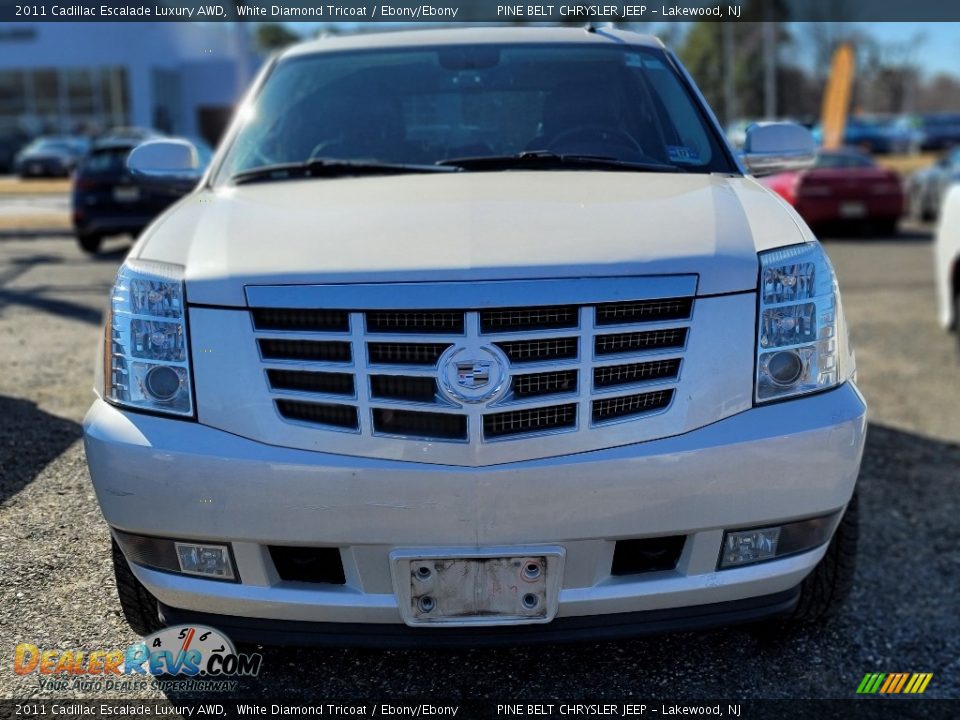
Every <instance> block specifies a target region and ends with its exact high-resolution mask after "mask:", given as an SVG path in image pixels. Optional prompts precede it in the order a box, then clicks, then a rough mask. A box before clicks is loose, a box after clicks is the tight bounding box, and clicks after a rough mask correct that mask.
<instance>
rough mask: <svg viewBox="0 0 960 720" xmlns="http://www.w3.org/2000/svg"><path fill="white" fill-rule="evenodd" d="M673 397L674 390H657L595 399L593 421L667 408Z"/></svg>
mask: <svg viewBox="0 0 960 720" xmlns="http://www.w3.org/2000/svg"><path fill="white" fill-rule="evenodd" d="M672 399H673V390H658V391H657V392H649V393H642V394H640V395H625V396H622V397H615V398H604V399H603V400H594V401H593V421H594V422H603V421H604V420H614V419H616V418H623V417H630V416H631V415H641V414H643V413H646V412H651V411H653V410H659V409H661V408H665V407H666V406H667V405H669V404H670V401H671V400H672Z"/></svg>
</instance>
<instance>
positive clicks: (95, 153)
mask: <svg viewBox="0 0 960 720" xmlns="http://www.w3.org/2000/svg"><path fill="white" fill-rule="evenodd" d="M154 137H160V136H158V135H157V136H154ZM196 142H198V143H199V141H196ZM139 144H140V140H139V139H137V138H135V137H130V138H128V139H119V138H117V137H115V136H112V137H110V138H106V139H102V140H99V141H98V142H97V143H95V144H94V146H93V148H92V149H91V151H90V154H89V155H87V157H86V158H85V159H84V160H83V162H82V163H81V164H80V168H79V169H78V171H77V173H76V174H75V176H74V178H73V187H72V191H71V204H72V207H73V228H74V233H75V235H76V238H77V243H78V244H79V245H80V248H81V249H82V250H83V251H84V252H87V253H96V252H97V251H98V250H99V249H100V245H101V243H102V242H103V238H104V237H106V236H108V235H125V234H128V235H132V236H134V237H136V236H137V235H139V234H140V232H141V231H142V230H143V229H144V228H145V227H146V226H147V225H149V224H150V222H151V221H152V220H153V219H154V218H155V217H157V216H158V215H159V214H160V213H162V212H163V211H164V210H166V209H167V208H168V207H169V206H170V205H172V204H173V203H174V202H176V201H177V200H178V199H179V198H180V197H181V196H182V195H183V194H184V192H183V191H176V190H171V189H170V188H158V187H142V186H141V185H139V184H138V183H137V182H136V181H135V180H134V178H133V177H132V176H131V174H130V172H129V171H128V170H127V157H128V156H129V155H130V151H131V150H133V149H134V148H135V147H136V146H137V145H139ZM197 148H198V150H197V151H198V157H199V161H200V164H201V166H202V167H206V165H207V163H209V161H210V157H211V151H210V148H209V147H208V146H206V145H204V144H202V143H199V144H198V146H197Z"/></svg>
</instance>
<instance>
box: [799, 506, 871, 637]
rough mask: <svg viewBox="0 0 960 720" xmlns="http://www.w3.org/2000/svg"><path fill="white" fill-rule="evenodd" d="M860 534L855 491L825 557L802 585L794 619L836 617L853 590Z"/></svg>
mask: <svg viewBox="0 0 960 720" xmlns="http://www.w3.org/2000/svg"><path fill="white" fill-rule="evenodd" d="M859 535H860V510H859V501H858V500H857V494H856V492H854V494H853V497H852V498H850V502H849V504H848V505H847V509H846V512H844V514H843V517H842V518H841V519H840V525H838V526H837V530H836V532H835V533H834V534H833V539H832V540H830V545H829V546H827V553H826V555H824V556H823V559H822V560H821V561H820V563H819V564H818V565H817V566H816V567H815V568H814V569H813V572H811V573H810V574H809V575H808V576H807V578H806V579H805V580H804V581H803V583H802V584H801V585H800V600H799V601H798V602H797V607H796V609H795V610H794V611H793V615H792V618H791V619H792V620H794V621H797V622H817V621H820V620H827V619H829V618H831V617H834V616H835V615H837V613H838V612H839V611H840V608H841V607H843V603H844V601H845V600H846V599H847V596H848V595H849V594H850V589H851V588H852V587H853V575H854V570H855V569H856V565H857V542H858V538H859Z"/></svg>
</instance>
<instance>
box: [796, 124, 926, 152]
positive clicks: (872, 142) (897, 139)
mask: <svg viewBox="0 0 960 720" xmlns="http://www.w3.org/2000/svg"><path fill="white" fill-rule="evenodd" d="M813 136H814V138H815V139H816V141H817V142H818V143H822V142H823V128H822V127H821V126H820V125H819V124H818V125H816V126H815V127H814V129H813ZM917 142H919V140H918V136H917V134H916V132H915V130H914V129H913V128H912V127H910V125H909V124H908V123H904V122H902V121H899V120H898V118H897V117H895V116H889V115H851V116H850V117H849V118H847V123H846V125H845V127H844V132H843V144H844V146H847V147H855V148H859V149H860V150H863V151H864V152H867V153H876V154H878V155H883V154H900V153H909V152H911V151H912V150H914V149H915V146H916V144H917Z"/></svg>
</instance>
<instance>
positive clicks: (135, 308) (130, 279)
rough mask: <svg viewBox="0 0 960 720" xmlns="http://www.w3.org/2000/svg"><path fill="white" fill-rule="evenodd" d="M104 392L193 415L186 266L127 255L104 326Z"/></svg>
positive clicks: (129, 402) (120, 400)
mask: <svg viewBox="0 0 960 720" xmlns="http://www.w3.org/2000/svg"><path fill="white" fill-rule="evenodd" d="M103 378H104V383H103V384H104V388H103V392H104V397H105V398H106V399H107V400H109V401H110V402H113V403H116V404H117V405H125V406H127V407H132V408H139V409H142V410H151V411H154V412H162V413H169V414H172V415H188V416H191V415H193V396H192V393H191V384H190V353H189V348H188V346H187V319H186V308H185V304H184V290H183V268H181V267H180V266H178V265H168V264H166V263H156V262H147V261H141V260H128V261H127V262H126V263H124V264H123V266H122V267H121V268H120V271H119V272H118V273H117V280H116V282H115V283H114V286H113V294H112V296H111V299H110V310H109V314H108V315H107V323H106V329H105V332H104V373H103Z"/></svg>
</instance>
